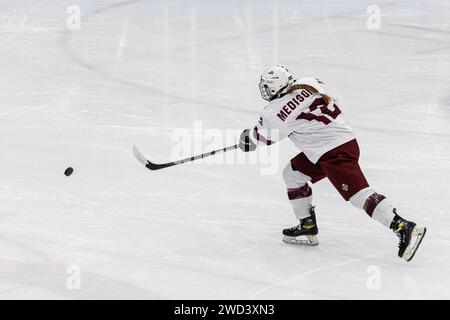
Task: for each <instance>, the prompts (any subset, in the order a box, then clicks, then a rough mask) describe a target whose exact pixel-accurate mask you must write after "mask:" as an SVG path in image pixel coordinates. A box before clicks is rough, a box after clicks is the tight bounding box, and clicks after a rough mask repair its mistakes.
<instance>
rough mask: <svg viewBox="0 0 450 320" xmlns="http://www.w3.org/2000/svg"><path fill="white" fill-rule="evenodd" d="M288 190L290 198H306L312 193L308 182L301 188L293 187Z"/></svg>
mask: <svg viewBox="0 0 450 320" xmlns="http://www.w3.org/2000/svg"><path fill="white" fill-rule="evenodd" d="M287 190H288V193H287V194H288V198H289V200H295V199H301V198H306V197H309V196H310V195H312V189H311V188H310V187H309V185H308V184H305V185H304V186H303V187H300V188H291V189H287Z"/></svg>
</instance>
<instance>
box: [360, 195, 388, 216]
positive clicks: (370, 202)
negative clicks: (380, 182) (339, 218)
mask: <svg viewBox="0 0 450 320" xmlns="http://www.w3.org/2000/svg"><path fill="white" fill-rule="evenodd" d="M384 198H386V197H385V196H383V195H382V194H379V193H376V192H375V193H374V194H372V195H371V196H370V197H368V198H367V200H366V202H365V203H364V210H365V211H366V212H367V214H368V215H369V216H372V215H373V211H374V210H375V208H376V207H377V205H378V204H379V203H380V202H381V201H382V200H383V199H384Z"/></svg>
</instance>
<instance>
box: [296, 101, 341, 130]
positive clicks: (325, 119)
mask: <svg viewBox="0 0 450 320" xmlns="http://www.w3.org/2000/svg"><path fill="white" fill-rule="evenodd" d="M317 108H319V110H320V111H321V112H322V114H320V115H315V114H313V113H310V112H308V113H305V112H302V113H300V115H299V116H298V117H297V118H296V120H299V119H304V120H307V121H313V120H315V121H319V122H322V123H324V124H325V125H327V124H330V123H331V121H332V119H336V118H337V116H338V115H340V114H341V109H339V107H338V106H337V105H336V104H333V108H334V110H330V109H328V107H327V103H326V102H325V99H323V98H319V99H316V100H314V101H313V103H312V104H311V105H310V106H309V110H310V111H311V112H313V111H314V110H316V109H317ZM330 118H331V119H330Z"/></svg>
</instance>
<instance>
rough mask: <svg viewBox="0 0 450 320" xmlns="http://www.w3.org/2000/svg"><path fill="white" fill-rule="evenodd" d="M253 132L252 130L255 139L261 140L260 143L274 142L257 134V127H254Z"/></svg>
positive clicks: (269, 143) (268, 143)
mask: <svg viewBox="0 0 450 320" xmlns="http://www.w3.org/2000/svg"><path fill="white" fill-rule="evenodd" d="M253 132H254V137H255V138H256V140H258V141H261V142H262V143H265V144H267V145H268V146H270V145H271V144H272V143H274V142H273V141H271V140H268V139H266V138H264V137H263V136H262V135H261V134H259V132H258V128H257V127H255V130H254V131H253Z"/></svg>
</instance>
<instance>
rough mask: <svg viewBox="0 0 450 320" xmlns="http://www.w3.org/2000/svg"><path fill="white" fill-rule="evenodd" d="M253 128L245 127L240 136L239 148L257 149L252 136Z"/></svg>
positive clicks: (246, 149) (243, 149) (246, 150)
mask: <svg viewBox="0 0 450 320" xmlns="http://www.w3.org/2000/svg"><path fill="white" fill-rule="evenodd" d="M250 134H251V130H250V129H245V130H244V131H242V133H241V137H240V138H239V148H240V149H241V150H242V151H244V152H248V151H255V150H256V147H257V145H256V144H255V143H254V142H253V140H252V139H251V138H250Z"/></svg>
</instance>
